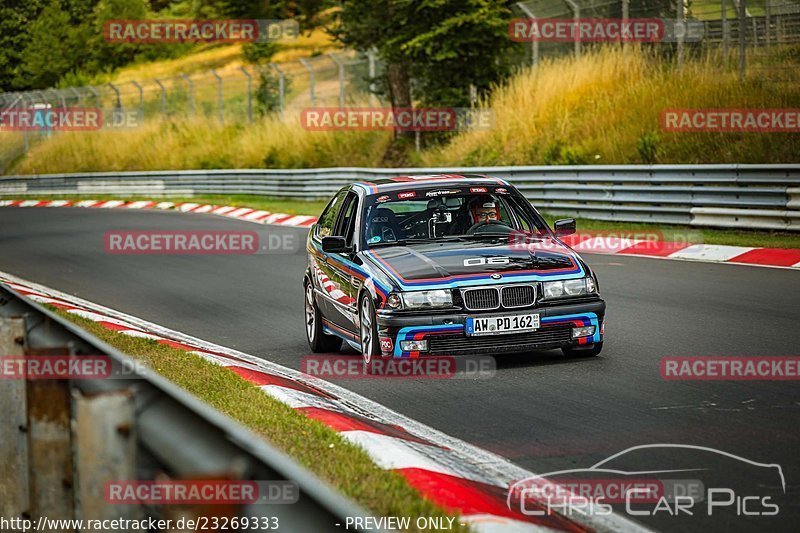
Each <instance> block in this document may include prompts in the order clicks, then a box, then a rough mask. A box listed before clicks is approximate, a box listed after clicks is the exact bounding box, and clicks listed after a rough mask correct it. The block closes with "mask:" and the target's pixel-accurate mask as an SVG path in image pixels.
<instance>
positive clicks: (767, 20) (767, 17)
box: [764, 0, 772, 50]
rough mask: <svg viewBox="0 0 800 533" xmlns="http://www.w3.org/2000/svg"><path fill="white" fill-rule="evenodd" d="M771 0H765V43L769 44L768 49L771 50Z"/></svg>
mask: <svg viewBox="0 0 800 533" xmlns="http://www.w3.org/2000/svg"><path fill="white" fill-rule="evenodd" d="M770 22H771V21H770V0H764V26H765V27H764V43H765V44H766V45H767V50H769V42H770V40H771V39H770V38H771V35H770V34H771V33H772V32H771V31H770V27H769V26H770Z"/></svg>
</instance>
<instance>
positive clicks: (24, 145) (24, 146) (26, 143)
mask: <svg viewBox="0 0 800 533" xmlns="http://www.w3.org/2000/svg"><path fill="white" fill-rule="evenodd" d="M19 98H20V100H22V107H23V109H26V110H27V109H28V108H29V106H28V98H27V96H25V93H22V94H20V95H19ZM29 148H30V140H29V139H28V129H27V128H25V129H24V130H23V131H22V149H23V150H24V152H25V153H26V154H27V153H28V149H29Z"/></svg>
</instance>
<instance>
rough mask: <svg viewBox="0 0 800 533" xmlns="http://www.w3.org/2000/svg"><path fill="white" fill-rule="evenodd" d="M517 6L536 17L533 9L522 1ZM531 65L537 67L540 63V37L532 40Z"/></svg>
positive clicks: (529, 15) (527, 14) (528, 14)
mask: <svg viewBox="0 0 800 533" xmlns="http://www.w3.org/2000/svg"><path fill="white" fill-rule="evenodd" d="M517 7H519V8H520V9H521V10H522V12H523V13H525V15H526V16H527V17H528V18H529V19H531V20H533V19H535V18H536V15H534V14H533V11H531V10H530V8H528V6H526V5H525V4H523V3H522V2H518V3H517ZM531 65H532V66H534V67H536V66H538V65H539V41H538V39H534V40H532V41H531Z"/></svg>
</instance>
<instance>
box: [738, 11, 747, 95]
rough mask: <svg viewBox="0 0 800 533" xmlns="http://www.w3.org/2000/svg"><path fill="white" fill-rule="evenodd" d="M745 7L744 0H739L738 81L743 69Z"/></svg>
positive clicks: (740, 78)
mask: <svg viewBox="0 0 800 533" xmlns="http://www.w3.org/2000/svg"><path fill="white" fill-rule="evenodd" d="M746 10H747V7H746V5H745V0H739V81H744V69H745V61H746V59H745V42H746V41H747V35H746V32H745V14H746Z"/></svg>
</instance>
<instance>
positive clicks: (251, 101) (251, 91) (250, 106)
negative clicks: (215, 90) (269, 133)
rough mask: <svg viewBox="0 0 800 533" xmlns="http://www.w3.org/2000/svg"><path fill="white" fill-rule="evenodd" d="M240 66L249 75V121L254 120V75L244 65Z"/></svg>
mask: <svg viewBox="0 0 800 533" xmlns="http://www.w3.org/2000/svg"><path fill="white" fill-rule="evenodd" d="M239 68H240V69H241V71H242V72H243V73H244V75H245V76H247V121H248V122H253V76H252V75H251V74H250V73H249V72H247V69H246V68H244V65H242V66H241V67H239Z"/></svg>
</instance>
